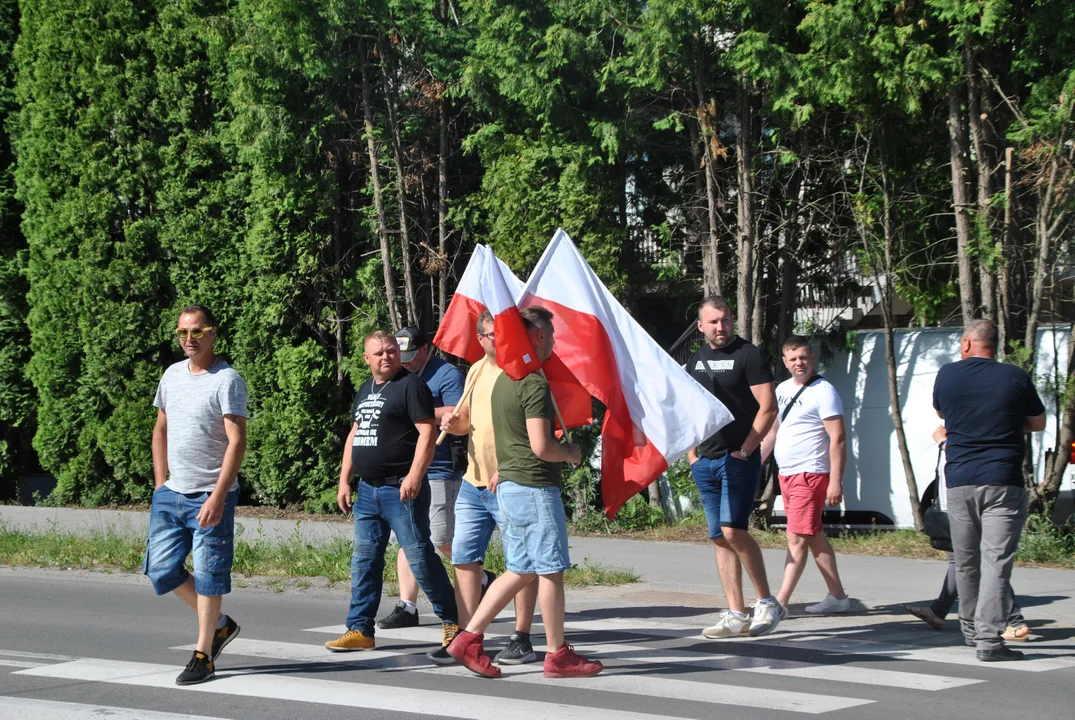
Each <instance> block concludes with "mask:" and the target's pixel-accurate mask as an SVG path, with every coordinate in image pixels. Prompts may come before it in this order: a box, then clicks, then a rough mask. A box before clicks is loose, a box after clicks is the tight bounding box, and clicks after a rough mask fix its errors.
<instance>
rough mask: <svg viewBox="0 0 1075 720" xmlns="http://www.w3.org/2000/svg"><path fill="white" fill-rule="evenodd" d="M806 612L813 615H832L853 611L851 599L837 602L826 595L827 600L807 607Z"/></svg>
mask: <svg viewBox="0 0 1075 720" xmlns="http://www.w3.org/2000/svg"><path fill="white" fill-rule="evenodd" d="M803 609H804V610H806V612H808V613H810V614H811V615H831V614H833V613H845V612H847V611H848V610H850V609H851V598H846V597H845V598H844V599H843V600H837V599H836V598H834V597H833V596H832V595H826V596H825V599H824V600H822V601H821V602H819V603H815V604H813V605H807V606H806V607H805V608H803Z"/></svg>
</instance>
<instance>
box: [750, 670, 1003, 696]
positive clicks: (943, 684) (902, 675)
mask: <svg viewBox="0 0 1075 720" xmlns="http://www.w3.org/2000/svg"><path fill="white" fill-rule="evenodd" d="M739 669H740V670H743V671H744V672H752V673H759V674H761V675H777V676H782V677H789V676H790V677H797V678H809V679H811V680H822V681H824V682H842V683H853V684H857V685H877V686H880V687H891V688H904V689H908V690H930V691H937V690H947V689H949V688H954V687H963V686H964V685H976V684H978V683H982V682H985V680H973V679H971V678H958V677H947V676H945V675H927V674H925V673H913V672H902V671H895V670H877V669H874V668H863V667H856V666H855V665H835V664H834V665H806V666H803V667H784V666H783V665H775V664H774V665H769V666H765V667H744V668H739Z"/></svg>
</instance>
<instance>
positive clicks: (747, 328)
mask: <svg viewBox="0 0 1075 720" xmlns="http://www.w3.org/2000/svg"><path fill="white" fill-rule="evenodd" d="M746 82H748V80H747V79H746V78H742V79H741V83H740V86H739V88H738V90H737V95H738V98H737V99H738V103H737V115H738V120H739V130H738V133H737V134H736V141H735V146H736V171H737V176H738V185H739V198H738V199H739V218H738V228H737V229H738V232H739V286H738V287H737V288H736V305H737V308H736V310H737V315H738V318H737V319H738V323H737V325H738V330H739V334H740V335H741V336H742V337H743V338H744V339H745V340H747V341H748V342H753V341H754V337H753V325H752V320H753V316H754V286H753V281H754V235H755V226H754V174H753V169H752V168H753V165H754V103H753V99H752V98H751V96H750V93H749V92H748V91H747V88H745V87H743V83H746Z"/></svg>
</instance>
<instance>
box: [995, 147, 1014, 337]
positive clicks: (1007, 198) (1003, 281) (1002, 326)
mask: <svg viewBox="0 0 1075 720" xmlns="http://www.w3.org/2000/svg"><path fill="white" fill-rule="evenodd" d="M1014 156H1015V150H1014V148H1006V149H1005V150H1004V229H1003V234H1002V235H1001V237H1002V238H1003V239H1002V241H1001V250H1000V264H999V266H998V268H997V281H998V283H997V284H998V293H997V300H998V302H999V305H1000V308H999V312H998V313H997V320H998V322H997V330H998V331H999V336H1000V337H999V342H998V345H999V346H1000V347H999V348H998V350H999V351H1000V355H1001V357H1002V358H1003V357H1004V356H1005V355H1007V353H1008V340H1009V339H1010V337H1011V321H1012V315H1011V297H1010V293H1009V289H1010V288H1011V277H1010V272H1009V270H1008V268H1009V267H1010V263H1011V259H1012V243H1013V242H1014V235H1015V232H1014V228H1013V227H1012V201H1013V200H1014V198H1013V196H1012V162H1014V159H1015V157H1014Z"/></svg>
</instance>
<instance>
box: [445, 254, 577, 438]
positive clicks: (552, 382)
mask: <svg viewBox="0 0 1075 720" xmlns="http://www.w3.org/2000/svg"><path fill="white" fill-rule="evenodd" d="M490 258H492V260H493V261H495V267H496V268H497V276H496V277H494V278H490V279H489V280H488V282H487V276H486V268H487V267H492V264H491V263H490V260H489V259H490ZM487 263H490V264H489V265H487ZM498 281H500V282H503V284H504V285H505V286H506V287H507V289H508V293H509V295H510V297H511V298H512V304H514V302H515V298H517V297H518V296H519V294H520V293H521V292H522V290H523V283H522V281H520V280H519V279H518V278H517V277H515V274H514V273H512V271H511V269H510V268H509V267H508V266H507V265H505V264H504V263H503V261H501V260H500V258H497V257H496V254H495V253H494V252H493V251H492V250H490V249H489V248H487V247H485V246H484V245H477V246H475V248H474V253H473V254H472V255H471V257H470V261H469V262H468V263H467V267H466V269H465V270H464V271H463V275H462V277H460V278H459V285H458V286H457V287H456V290H455V294H454V295H452V300H451V302H450V303H448V309H447V311H446V312H445V313H444V320H443V321H442V322H441V324H440V328H438V330H437V334H436V336H435V337H434V338H433V345H435V346H436V347H438V348H440V349H441V350H443V351H444V352H446V353H448V354H450V355H455V356H456V357H458V358H462V359H463V360H466V361H467V362H469V363H475V362H477V361H478V360H480V359H481V358H482V357H483V356H484V355H485V352H484V351H483V350H482V347H481V344H479V342H478V336H477V332H476V326H477V322H478V316H480V315H481V313H482V311H483V310H486V309H487V307H488V306H487V303H486V295H487V292H488V291H487V287H489V286H490V285H491V284H492V283H494V282H498ZM490 312H491V313H492V311H491V310H490ZM520 322H521V320H520ZM495 326H496V323H495V320H494V334H495V335H494V336H495V337H496V339H497V340H496V342H497V343H498V345H497V360H498V362H497V364H500V363H499V358H500V352H501V348H500V346H499V340H500V336H499V333H498V331H497V330H496V329H495ZM524 334H525V331H524ZM526 342H527V348H529V340H527V341H526ZM542 369H543V370H544V371H545V377H546V379H548V381H549V388H550V390H551V391H552V395H553V397H554V398H555V399H556V404H557V406H558V407H559V408H560V413H561V414H562V415H563V417H564V423H565V424H566V425H567V427H568V428H575V427H581V426H583V425H589V424H591V423H592V422H593V403H592V402H591V400H590V394H589V392H587V391H586V389H585V388H584V387H583V386H582V384H581V383H580V382H579V381H578V379H577V378H576V377H575V376H574V374H573V373H572V372H571V371H570V370H569V369H568V368H567V366H566V365H564V363H563V361H561V360H560V358H559V357H558V356H557V355H556V353H553V356H552V357H551V358H549V359H548V360H546V361H545V364H544V365H543V366H542ZM560 430H561V431H562V430H563V428H560Z"/></svg>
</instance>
